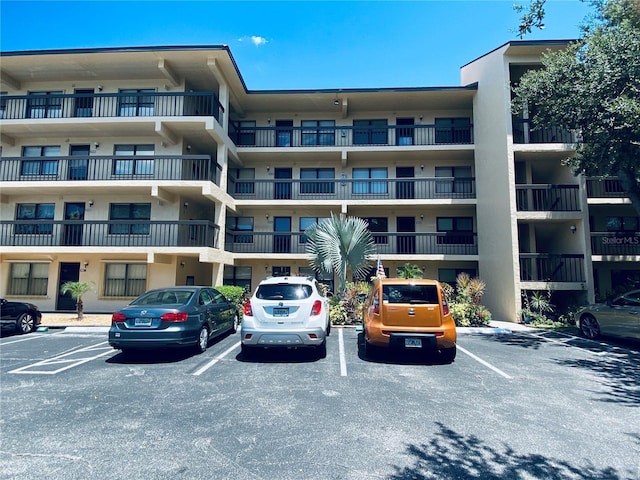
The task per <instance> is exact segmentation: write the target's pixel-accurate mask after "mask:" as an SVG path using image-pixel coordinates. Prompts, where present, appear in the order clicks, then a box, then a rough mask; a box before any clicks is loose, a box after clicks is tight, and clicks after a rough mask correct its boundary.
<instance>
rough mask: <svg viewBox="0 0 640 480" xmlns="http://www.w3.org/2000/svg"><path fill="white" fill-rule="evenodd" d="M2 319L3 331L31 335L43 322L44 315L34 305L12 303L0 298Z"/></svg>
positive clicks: (0, 315)
mask: <svg viewBox="0 0 640 480" xmlns="http://www.w3.org/2000/svg"><path fill="white" fill-rule="evenodd" d="M0 317H1V318H2V329H3V330H4V329H8V330H12V331H15V332H17V333H31V332H33V331H34V330H35V329H36V328H38V325H40V322H41V321H42V313H40V309H39V308H38V307H37V306H36V305H34V304H33V303H26V302H10V301H8V300H6V299H4V298H0Z"/></svg>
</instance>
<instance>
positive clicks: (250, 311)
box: [244, 302, 253, 317]
mask: <svg viewBox="0 0 640 480" xmlns="http://www.w3.org/2000/svg"><path fill="white" fill-rule="evenodd" d="M244 314H245V315H246V316H247V317H253V309H252V308H251V302H247V303H245V304H244Z"/></svg>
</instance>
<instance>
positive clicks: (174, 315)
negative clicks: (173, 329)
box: [160, 312, 189, 322]
mask: <svg viewBox="0 0 640 480" xmlns="http://www.w3.org/2000/svg"><path fill="white" fill-rule="evenodd" d="M188 316H189V314H187V312H167V313H163V314H162V315H160V320H162V321H163V322H186V321H187V317H188Z"/></svg>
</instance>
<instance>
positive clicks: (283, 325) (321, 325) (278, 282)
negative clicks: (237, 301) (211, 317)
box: [240, 276, 331, 357]
mask: <svg viewBox="0 0 640 480" xmlns="http://www.w3.org/2000/svg"><path fill="white" fill-rule="evenodd" d="M330 331H331V323H330V320H329V302H328V300H327V297H325V296H323V295H322V294H321V293H320V290H319V288H318V282H317V281H316V280H315V279H314V278H313V277H295V276H287V277H270V278H267V279H266V280H263V281H262V282H260V284H259V285H258V288H256V291H255V292H254V294H253V296H252V297H251V299H250V300H249V301H248V302H247V303H246V304H245V306H244V316H243V319H242V326H241V330H240V332H241V333H240V335H241V339H242V353H243V354H245V355H246V356H248V355H250V354H251V353H253V352H254V351H255V349H257V348H269V347H285V348H296V347H312V348H316V349H317V351H318V354H319V356H320V357H325V356H326V354H327V339H326V337H327V336H328V335H329V332H330Z"/></svg>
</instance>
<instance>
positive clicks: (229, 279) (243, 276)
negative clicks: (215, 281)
mask: <svg viewBox="0 0 640 480" xmlns="http://www.w3.org/2000/svg"><path fill="white" fill-rule="evenodd" d="M251 274H252V272H251V267H232V266H230V265H227V266H226V267H224V279H223V282H222V283H223V284H224V285H233V286H235V287H242V288H244V290H245V291H246V292H251Z"/></svg>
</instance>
